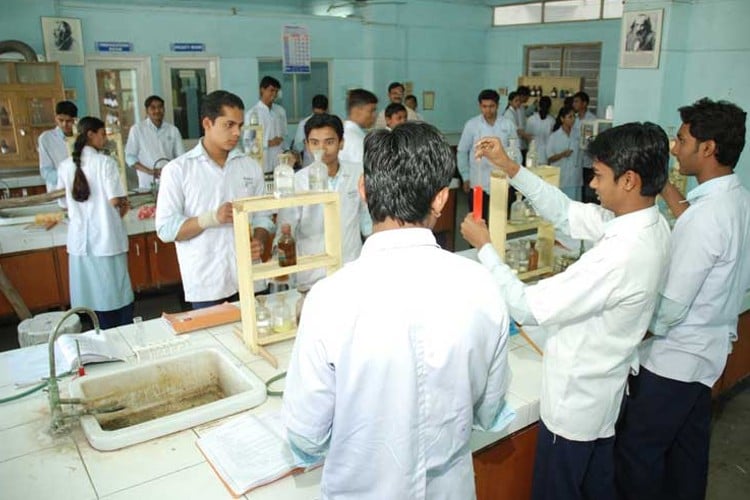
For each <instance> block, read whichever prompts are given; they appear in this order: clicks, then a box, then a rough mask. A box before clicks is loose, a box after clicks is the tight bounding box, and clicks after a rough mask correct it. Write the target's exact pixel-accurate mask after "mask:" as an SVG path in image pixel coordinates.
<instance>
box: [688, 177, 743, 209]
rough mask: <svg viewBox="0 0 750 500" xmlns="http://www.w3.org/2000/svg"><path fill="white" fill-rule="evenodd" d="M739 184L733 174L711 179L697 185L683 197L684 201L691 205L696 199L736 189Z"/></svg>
mask: <svg viewBox="0 0 750 500" xmlns="http://www.w3.org/2000/svg"><path fill="white" fill-rule="evenodd" d="M739 184H740V181H739V179H738V178H737V176H736V175H735V174H730V175H722V176H721V177H715V178H713V179H710V180H707V181H706V182H703V183H701V184H698V185H697V186H696V187H694V188H693V189H691V190H690V191H689V192H688V194H687V196H685V199H686V200H687V201H688V202H689V203H693V202H694V201H695V200H697V199H698V198H702V197H704V196H709V195H710V194H712V193H715V192H717V191H720V192H726V191H728V190H730V189H733V188H736V187H737V186H739Z"/></svg>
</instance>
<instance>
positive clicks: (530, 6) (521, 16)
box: [492, 2, 542, 26]
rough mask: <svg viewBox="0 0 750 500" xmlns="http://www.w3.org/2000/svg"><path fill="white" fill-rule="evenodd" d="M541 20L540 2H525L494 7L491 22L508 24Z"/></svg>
mask: <svg viewBox="0 0 750 500" xmlns="http://www.w3.org/2000/svg"><path fill="white" fill-rule="evenodd" d="M541 22H542V3H541V2H537V3H526V4H521V5H507V6H505V7H495V11H494V15H493V19H492V24H493V25H494V26H508V25H512V24H534V23H541Z"/></svg>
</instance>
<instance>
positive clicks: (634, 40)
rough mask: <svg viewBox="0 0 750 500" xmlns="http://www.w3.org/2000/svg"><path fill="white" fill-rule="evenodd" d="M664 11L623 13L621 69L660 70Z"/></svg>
mask: <svg viewBox="0 0 750 500" xmlns="http://www.w3.org/2000/svg"><path fill="white" fill-rule="evenodd" d="M663 12H664V11H663V9H656V10H634V11H631V12H623V13H622V37H621V39H620V67H621V68H658V67H659V51H660V50H661V32H662V29H661V21H662V15H663Z"/></svg>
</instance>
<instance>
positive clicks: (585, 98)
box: [573, 90, 589, 106]
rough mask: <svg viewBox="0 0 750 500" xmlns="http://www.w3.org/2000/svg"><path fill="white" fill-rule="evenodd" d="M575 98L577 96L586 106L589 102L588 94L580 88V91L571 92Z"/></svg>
mask: <svg viewBox="0 0 750 500" xmlns="http://www.w3.org/2000/svg"><path fill="white" fill-rule="evenodd" d="M575 98H578V99H580V100H582V101H583V102H585V103H586V105H587V106H588V104H589V95H588V94H587V93H586V92H584V91H583V90H581V91H579V92H576V93H575V94H573V99H575Z"/></svg>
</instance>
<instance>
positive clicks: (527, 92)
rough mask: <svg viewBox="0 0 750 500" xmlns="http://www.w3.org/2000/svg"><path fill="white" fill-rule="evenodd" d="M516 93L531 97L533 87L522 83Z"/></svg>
mask: <svg viewBox="0 0 750 500" xmlns="http://www.w3.org/2000/svg"><path fill="white" fill-rule="evenodd" d="M516 94H518V95H521V96H524V97H529V96H531V89H530V88H529V87H527V86H526V85H520V86H519V87H518V88H517V89H516Z"/></svg>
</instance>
